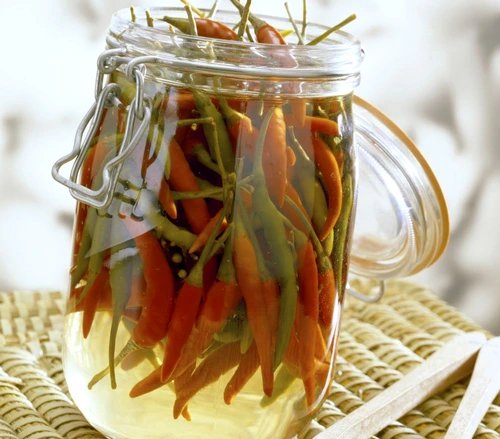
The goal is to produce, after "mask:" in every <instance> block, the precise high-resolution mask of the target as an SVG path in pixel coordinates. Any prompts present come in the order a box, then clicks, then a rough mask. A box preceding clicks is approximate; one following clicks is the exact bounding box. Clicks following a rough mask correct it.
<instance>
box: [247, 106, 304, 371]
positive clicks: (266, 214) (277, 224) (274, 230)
mask: <svg viewBox="0 0 500 439" xmlns="http://www.w3.org/2000/svg"><path fill="white" fill-rule="evenodd" d="M273 112H274V109H273V108H272V109H271V110H269V112H268V113H267V115H266V117H265V119H264V121H263V123H262V126H261V130H260V133H259V138H258V141H257V147H256V151H255V162H254V168H253V174H254V175H255V177H254V180H253V182H254V189H255V190H254V193H253V207H254V209H255V212H256V213H257V215H258V216H259V217H260V219H261V221H262V224H263V225H264V235H265V237H266V240H267V241H268V242H269V244H270V247H271V252H272V255H273V259H274V264H275V273H276V280H277V281H278V284H279V286H280V289H281V302H280V315H279V322H278V334H277V339H276V351H275V356H274V369H275V370H276V368H277V367H278V366H279V364H280V363H281V361H282V359H283V356H284V355H285V351H286V347H287V345H288V342H289V340H290V335H291V332H292V327H293V321H294V319H295V308H296V306H297V293H298V287H297V279H296V277H297V276H296V272H295V265H294V260H293V254H292V251H291V249H290V246H289V245H288V240H287V236H286V230H285V227H284V225H283V221H282V220H281V217H280V213H279V211H278V209H277V208H276V206H275V205H274V203H273V202H272V201H271V198H270V197H269V193H268V191H267V187H266V180H265V176H264V169H263V166H262V155H263V147H264V140H265V136H266V131H267V128H268V126H269V121H270V120H271V117H272V115H273Z"/></svg>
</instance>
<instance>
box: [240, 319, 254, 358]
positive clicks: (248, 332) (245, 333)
mask: <svg viewBox="0 0 500 439" xmlns="http://www.w3.org/2000/svg"><path fill="white" fill-rule="evenodd" d="M252 342H253V332H252V328H251V327H250V323H249V322H248V320H243V322H241V337H240V352H241V353H242V354H245V353H246V352H247V351H248V349H250V346H251V345H252Z"/></svg>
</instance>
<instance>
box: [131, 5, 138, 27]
mask: <svg viewBox="0 0 500 439" xmlns="http://www.w3.org/2000/svg"><path fill="white" fill-rule="evenodd" d="M130 17H131V18H130V19H131V20H132V23H135V22H136V21H137V15H135V8H134V6H133V5H132V6H130Z"/></svg>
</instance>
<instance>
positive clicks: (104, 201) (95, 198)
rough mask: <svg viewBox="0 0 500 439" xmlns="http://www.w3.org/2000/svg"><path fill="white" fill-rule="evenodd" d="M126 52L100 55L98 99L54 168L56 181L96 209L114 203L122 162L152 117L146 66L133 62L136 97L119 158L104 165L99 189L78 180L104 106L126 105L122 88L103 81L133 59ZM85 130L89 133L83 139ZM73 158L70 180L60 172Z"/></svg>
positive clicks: (120, 51)
mask: <svg viewBox="0 0 500 439" xmlns="http://www.w3.org/2000/svg"><path fill="white" fill-rule="evenodd" d="M125 53H126V52H125V49H111V50H107V51H105V52H103V53H102V54H101V55H100V56H99V58H98V61H97V77H96V84H95V95H96V102H94V104H93V105H92V106H91V107H90V109H89V111H88V112H87V114H86V115H85V116H84V118H83V120H82V121H81V123H80V125H79V126H78V129H77V131H76V135H75V141H74V145H73V150H72V151H71V152H70V153H69V154H67V155H65V156H64V157H61V158H60V159H59V160H57V161H56V163H55V164H54V166H53V167H52V177H53V178H54V179H55V180H56V181H58V182H59V183H61V184H63V185H64V186H66V187H68V188H69V189H70V193H71V195H72V196H73V197H74V198H75V199H76V200H78V201H80V202H82V203H85V204H87V205H89V206H91V207H95V208H96V209H104V208H107V207H109V205H110V204H111V202H112V200H113V194H114V191H115V188H116V184H117V181H118V176H119V174H120V171H121V168H122V166H123V162H124V161H125V160H126V159H127V158H128V157H129V156H130V154H131V153H132V151H133V150H134V148H135V147H136V146H137V144H138V143H139V141H140V140H141V138H142V137H143V136H144V135H145V133H146V131H147V129H148V125H149V121H150V119H151V112H152V106H153V105H152V101H151V99H150V98H148V97H145V96H144V76H145V74H146V72H145V66H144V65H137V64H136V63H134V65H133V66H132V69H130V76H131V79H132V80H133V81H135V83H136V96H135V98H134V99H133V100H132V102H131V104H130V106H129V107H128V109H127V111H128V114H127V121H126V126H125V134H124V138H123V142H122V143H121V146H120V150H119V151H118V154H117V155H116V157H114V158H113V159H111V160H109V161H108V162H107V163H106V164H105V165H104V167H103V171H102V173H103V175H102V185H101V187H100V188H99V189H97V190H92V189H90V188H87V187H85V186H83V185H81V184H79V183H77V178H78V174H79V172H80V170H81V167H82V166H83V162H84V159H85V157H86V155H87V152H88V151H89V149H90V147H91V144H92V139H93V138H94V136H95V134H96V132H97V130H98V128H99V123H100V120H101V118H102V114H103V112H104V109H105V108H111V107H119V108H123V104H122V103H121V101H120V99H119V97H120V87H119V86H118V85H117V84H112V83H111V84H108V85H106V86H104V82H105V78H106V76H109V75H110V74H111V73H113V71H114V70H115V69H116V68H117V67H119V66H120V65H122V64H126V63H129V62H130V59H129V58H126V57H125V56H124V55H125ZM127 73H129V69H127ZM137 121H140V124H139V126H138V128H137V129H136V130H135V129H134V125H136V122H137ZM86 131H87V133H86V135H85V138H84V134H85V132H86ZM134 131H135V132H134ZM82 139H83V140H82ZM72 160H74V163H73V166H72V168H71V172H70V176H69V179H67V178H65V177H63V176H62V175H61V174H60V173H59V170H60V169H61V167H62V166H63V165H65V164H67V163H69V162H71V161H72Z"/></svg>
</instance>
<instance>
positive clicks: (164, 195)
mask: <svg viewBox="0 0 500 439" xmlns="http://www.w3.org/2000/svg"><path fill="white" fill-rule="evenodd" d="M158 200H159V201H160V204H161V205H162V206H163V208H164V209H165V212H167V214H168V216H169V217H170V218H173V219H176V218H177V207H176V205H175V202H174V198H173V196H172V191H171V190H170V186H169V185H168V183H167V180H166V179H165V177H161V180H160V190H159V191H158Z"/></svg>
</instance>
